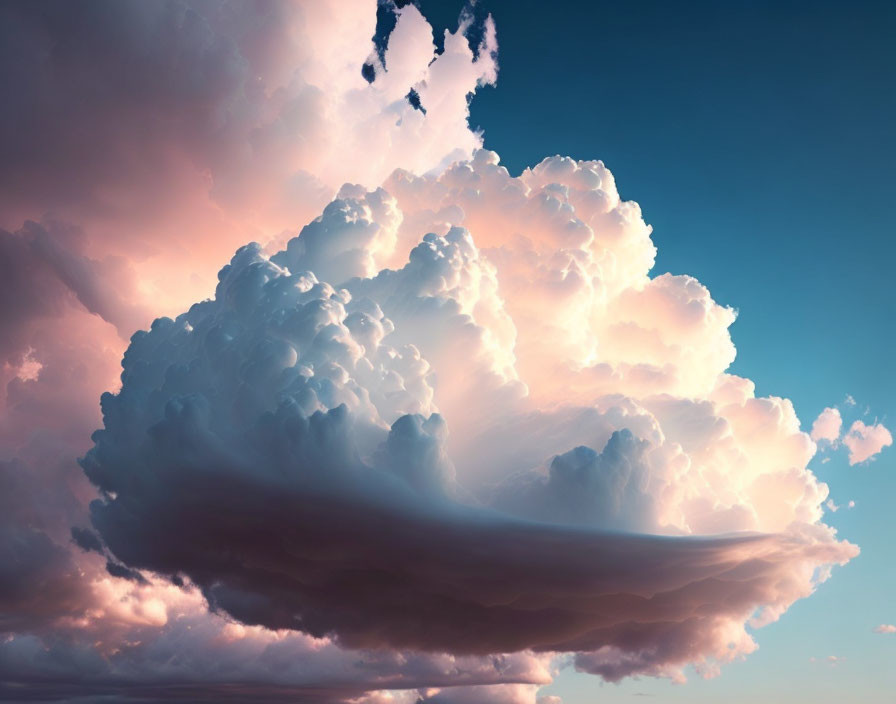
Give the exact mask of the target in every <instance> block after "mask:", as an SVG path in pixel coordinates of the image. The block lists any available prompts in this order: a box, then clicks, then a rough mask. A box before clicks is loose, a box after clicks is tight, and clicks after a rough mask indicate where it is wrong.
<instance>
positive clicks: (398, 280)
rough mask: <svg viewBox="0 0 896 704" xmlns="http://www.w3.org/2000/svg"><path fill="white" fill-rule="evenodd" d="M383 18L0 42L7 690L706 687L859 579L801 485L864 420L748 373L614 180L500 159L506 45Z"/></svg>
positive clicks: (300, 697) (150, 695) (287, 9)
mask: <svg viewBox="0 0 896 704" xmlns="http://www.w3.org/2000/svg"><path fill="white" fill-rule="evenodd" d="M379 13H380V20H381V21H382V20H383V19H384V18H386V19H389V18H391V19H392V20H393V22H394V24H395V26H394V29H393V30H392V32H391V35H390V36H389V38H388V41H385V42H381V43H380V45H379V46H376V45H375V44H374V42H373V41H372V39H371V38H372V37H373V35H374V32H375V31H376V29H377V9H376V3H374V2H357V3H346V2H339V3H335V2H334V3H329V2H315V3H280V2H270V3H254V4H251V5H248V4H244V3H232V4H231V3H213V2H184V3H165V4H156V3H151V4H145V3H139V2H115V3H109V2H91V3H87V4H82V5H67V4H64V3H42V2H35V3H28V4H25V3H21V4H8V5H4V6H3V7H2V8H0V15H2V20H3V21H2V22H0V33H3V37H2V41H0V46H3V47H6V51H7V52H8V53H9V55H8V56H7V57H5V60H4V61H3V62H2V64H0V65H2V66H3V68H2V69H0V81H2V82H3V89H4V92H5V94H11V93H10V91H12V92H16V94H17V95H19V96H20V99H19V101H18V102H17V103H16V104H15V105H11V106H10V109H9V110H8V111H6V113H5V114H4V115H3V117H0V138H2V140H0V141H2V145H3V150H4V151H3V153H4V155H5V156H6V158H7V163H9V164H11V165H13V168H11V169H7V171H6V173H7V174H11V173H15V174H17V177H16V178H15V179H14V182H9V183H6V184H5V185H6V186H7V188H4V189H0V191H2V192H3V193H4V195H3V196H0V212H2V213H3V218H2V220H0V226H3V227H5V228H6V230H8V232H7V231H3V232H0V251H2V253H3V257H2V263H3V265H4V266H5V269H4V272H3V273H4V276H2V277H0V289H2V290H0V294H6V295H2V296H0V316H2V317H0V326H2V332H3V334H2V336H0V355H2V367H0V369H2V382H3V387H2V388H3V390H2V395H0V397H2V400H3V404H4V405H3V409H2V425H0V440H2V454H0V489H2V491H0V504H2V506H0V507H2V508H3V509H4V510H3V511H2V512H0V552H2V556H3V558H4V559H3V560H2V567H0V570H2V573H3V575H2V576H3V578H2V580H0V585H2V586H0V603H2V608H0V630H2V631H3V634H4V635H3V638H2V639H0V681H3V682H6V683H8V684H4V685H3V687H5V689H0V697H6V698H16V697H18V698H22V697H26V696H27V697H32V698H35V699H40V698H44V699H75V698H77V697H78V696H94V697H95V696H100V695H102V696H106V697H108V698H109V699H110V700H111V701H116V700H126V699H128V698H140V697H142V698H144V699H150V700H152V699H158V700H161V699H183V700H188V701H220V700H222V699H224V700H226V699H227V698H228V697H230V698H232V699H235V700H240V699H247V698H248V699H252V700H253V701H286V700H289V701H313V702H360V703H362V704H382V703H383V702H387V701H389V702H400V703H403V702H408V703H411V702H413V703H414V704H417V703H418V702H419V701H423V702H429V703H431V704H465V703H467V702H477V703H480V702H492V703H493V704H494V703H495V702H499V703H500V702H504V703H506V704H533V703H534V702H535V701H536V699H537V698H538V689H539V687H540V686H541V685H543V684H545V683H547V682H549V681H550V680H551V677H552V675H553V672H554V669H553V668H555V667H557V666H559V663H562V662H567V661H568V660H567V659H564V658H558V657H557V656H558V654H565V653H569V654H571V658H570V659H569V660H571V661H572V662H574V664H575V666H576V667H578V668H579V669H581V670H585V671H588V672H592V673H595V674H597V675H600V676H602V677H604V678H605V679H608V680H618V679H620V678H622V677H626V676H629V675H636V674H650V675H662V676H668V677H672V678H676V679H680V678H681V677H683V674H682V668H684V667H686V666H688V665H694V666H695V667H696V669H697V671H698V672H699V673H701V674H703V675H712V674H714V673H715V672H716V671H717V668H718V666H719V665H720V664H722V663H725V662H729V661H732V660H734V659H737V658H739V657H742V656H744V655H746V654H748V653H750V652H751V651H752V650H753V649H754V648H755V647H756V645H755V643H754V641H753V635H752V629H753V628H756V627H759V626H762V625H764V624H766V623H768V622H770V621H772V620H774V619H776V618H778V617H779V616H780V615H781V614H782V613H783V612H784V611H786V609H787V608H788V607H789V606H790V604H792V603H793V602H794V601H795V600H796V599H799V598H802V597H805V596H808V595H809V594H811V592H812V590H813V589H814V587H815V586H816V585H817V584H818V582H819V581H821V580H823V579H826V578H827V577H828V576H829V573H830V568H831V566H832V565H835V564H842V563H844V562H846V561H847V560H849V559H850V558H851V557H852V556H854V555H855V554H856V553H857V549H856V548H855V546H853V545H850V544H849V543H847V542H845V541H841V540H839V539H838V538H837V537H836V535H835V532H834V531H833V529H831V528H830V527H828V526H826V525H825V524H824V523H822V515H823V506H824V504H825V501H826V500H827V499H828V491H827V487H826V486H825V485H824V484H822V483H820V482H819V481H818V480H817V479H816V477H815V476H814V475H813V473H812V472H811V471H810V470H809V469H808V463H809V461H810V460H811V459H812V457H813V455H814V452H815V449H816V445H815V442H813V440H814V441H824V440H826V441H828V442H830V443H831V444H833V443H835V442H837V438H838V436H839V431H840V423H836V426H837V427H836V431H835V430H834V429H833V425H834V423H833V420H835V419H833V418H825V419H824V422H822V419H821V418H820V419H819V420H818V421H816V423H815V425H813V429H812V437H811V438H810V436H809V435H808V434H806V433H805V432H803V431H802V430H801V427H800V422H799V419H798V418H797V416H796V413H795V412H794V409H793V406H792V404H791V403H790V402H789V401H787V400H786V399H781V398H776V397H769V398H757V397H756V396H755V393H754V386H753V383H752V382H751V381H749V380H747V379H743V378H740V377H736V376H733V375H730V374H727V373H726V371H725V370H726V369H727V368H728V366H729V365H730V363H731V362H732V361H733V359H734V355H735V348H734V345H733V343H732V340H731V338H730V335H729V333H728V327H729V326H730V324H731V323H732V322H733V321H734V317H735V314H734V312H733V311H732V310H731V309H729V308H727V307H724V306H721V305H719V304H717V303H716V302H715V301H714V300H713V299H712V297H711V295H710V292H709V291H708V290H707V289H706V288H705V287H704V286H702V285H701V284H700V283H699V282H698V281H697V280H695V279H693V278H692V277H689V276H677V275H671V274H663V275H660V276H653V277H652V276H650V275H649V272H650V269H651V267H652V265H653V262H654V256H655V248H654V245H653V243H652V241H651V237H650V227H649V226H648V225H646V224H645V223H644V221H643V219H642V217H641V212H640V209H639V207H638V206H637V204H636V203H633V202H628V201H623V200H622V199H621V198H620V196H619V193H618V191H617V189H616V185H615V181H614V179H613V176H612V174H611V173H610V171H609V170H608V169H607V168H606V167H605V166H604V165H603V164H602V163H601V162H598V161H575V160H572V159H568V158H561V157H553V158H550V159H546V160H544V161H543V162H542V163H540V164H538V165H537V166H535V167H533V168H531V169H527V170H526V171H524V172H523V173H522V174H521V175H519V176H518V177H512V176H511V175H510V174H509V173H508V172H507V171H506V169H504V168H503V167H501V166H500V163H499V158H498V156H497V155H496V154H494V153H493V152H489V151H487V150H484V149H480V147H481V146H482V138H481V136H480V135H478V134H475V133H473V132H472V131H471V130H470V129H469V127H468V125H467V117H468V109H467V100H468V96H469V94H470V93H471V92H472V91H474V90H475V89H476V87H477V86H479V85H482V84H484V83H490V82H493V81H494V80H495V77H496V70H497V63H496V56H495V51H496V47H497V44H496V40H495V34H494V27H493V25H492V23H491V21H490V19H486V18H483V17H474V16H473V15H464V16H463V17H462V18H461V21H460V27H459V29H458V31H457V32H456V33H454V34H451V33H448V34H446V36H445V37H444V39H443V41H440V42H438V43H439V45H440V46H442V47H443V49H441V50H439V51H437V50H436V49H435V42H434V38H433V36H432V31H431V28H430V27H429V25H428V24H427V23H426V21H425V20H424V19H423V17H422V16H421V15H420V13H419V11H417V9H416V8H414V7H413V6H408V7H406V8H404V9H403V10H401V11H398V12H396V11H394V10H393V9H391V8H390V7H389V6H386V5H384V6H382V7H380V9H379ZM470 37H475V39H472V40H471V39H470ZM6 59H8V60H6ZM365 64H366V65H367V68H366V69H365V75H366V77H365V75H362V70H361V68H362V66H363V65H365ZM371 79H372V80H371ZM412 89H413V93H411V90H412ZM407 96H411V97H407ZM417 101H419V106H416V105H415V104H414V103H415V102H417ZM418 107H422V108H423V109H422V110H421V109H418ZM32 115H38V116H39V117H38V118H37V121H36V122H34V121H33V120H32V118H31V117H29V116H32ZM26 127H27V129H26ZM14 135H24V139H23V140H20V141H17V140H13V138H12V137H13V136H14ZM17 139H18V138H17ZM303 223H304V224H305V226H304V228H302V229H301V232H300V233H299V234H298V235H297V236H296V229H297V228H299V227H300V226H301V225H302V224H303ZM251 239H257V240H259V241H261V242H262V243H263V245H258V244H249V245H245V246H240V245H244V243H245V242H247V241H249V240H251ZM237 248H238V249H237ZM234 249H237V252H236V254H235V255H234V256H233V257H232V259H231V261H230V263H229V264H228V265H226V266H224V268H223V269H220V273H219V276H218V283H217V288H216V289H215V291H214V296H213V297H212V298H209V299H208V300H202V299H203V298H204V297H205V296H206V295H209V294H211V286H209V284H208V281H209V279H210V276H213V272H214V271H216V270H218V269H219V267H220V265H221V264H222V263H223V262H225V261H226V260H227V257H228V256H229V255H230V253H231V252H233V250H234ZM194 301H200V302H197V303H195V304H194ZM16 302H18V303H16ZM191 304H193V305H191ZM160 313H171V314H172V315H173V317H171V318H161V319H159V320H156V322H155V323H153V324H152V327H151V328H150V329H149V330H148V331H143V332H138V333H137V334H136V335H134V337H133V338H132V339H131V341H130V344H129V345H128V346H127V349H126V351H125V347H126V344H125V342H124V340H127V339H128V338H129V337H130V335H131V333H132V332H133V331H134V330H135V329H137V328H138V327H140V326H142V325H146V323H148V321H149V318H150V317H151V316H152V315H153V314H160ZM122 353H124V357H123V359H122ZM119 361H121V366H120V367H119ZM119 372H120V373H121V377H120V384H119V380H118V374H119ZM105 390H110V393H106V394H104V395H103V396H102V402H101V404H102V417H100V415H99V413H98V409H97V404H96V401H97V399H98V398H99V397H100V394H101V392H103V391H105ZM828 410H835V409H828ZM826 412H827V411H826ZM837 419H838V420H839V412H838V414H837ZM97 427H100V428H101V429H100V430H99V431H98V432H97V433H96V434H95V435H93V437H92V440H91V438H90V433H91V432H92V431H93V430H94V429H95V428H97ZM884 433H887V431H886V429H885V428H883V426H880V425H873V426H865V425H864V424H859V422H857V424H854V425H853V426H852V427H851V429H850V431H849V432H848V433H847V435H846V436H845V437H844V438H843V441H842V442H843V444H844V445H845V446H847V447H848V449H849V451H850V453H851V455H850V456H851V460H852V458H855V461H856V462H859V461H862V460H863V459H867V458H868V457H871V456H873V454H874V453H876V452H878V451H879V450H880V449H881V448H882V447H883V446H885V445H887V444H889V443H890V442H892V440H891V439H889V440H888V436H889V434H888V433H887V436H884ZM78 457H81V458H82V459H81V467H79V466H78V464H77V462H76V458H78ZM859 458H861V459H859ZM88 505H89V507H88ZM23 693H25V694H23ZM543 700H544V701H545V702H547V701H550V698H547V699H544V698H543ZM551 704H554V703H553V702H551Z"/></svg>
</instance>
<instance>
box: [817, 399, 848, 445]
mask: <svg viewBox="0 0 896 704" xmlns="http://www.w3.org/2000/svg"><path fill="white" fill-rule="evenodd" d="M842 425H843V418H841V417H840V411H838V410H837V409H836V408H830V407H829V408H825V409H824V410H823V411H822V412H821V413H819V414H818V418H816V419H815V420H814V421H813V423H812V432H811V433H810V435H811V437H812V439H813V440H814V441H815V442H821V441H825V442H829V443H831V444H835V443H836V442H837V440H839V439H840V428H841V426H842Z"/></svg>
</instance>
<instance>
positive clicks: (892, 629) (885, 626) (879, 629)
mask: <svg viewBox="0 0 896 704" xmlns="http://www.w3.org/2000/svg"><path fill="white" fill-rule="evenodd" d="M874 632H875V633H884V634H890V633H896V626H894V625H892V624H890V623H882V624H881V625H879V626H875V628H874Z"/></svg>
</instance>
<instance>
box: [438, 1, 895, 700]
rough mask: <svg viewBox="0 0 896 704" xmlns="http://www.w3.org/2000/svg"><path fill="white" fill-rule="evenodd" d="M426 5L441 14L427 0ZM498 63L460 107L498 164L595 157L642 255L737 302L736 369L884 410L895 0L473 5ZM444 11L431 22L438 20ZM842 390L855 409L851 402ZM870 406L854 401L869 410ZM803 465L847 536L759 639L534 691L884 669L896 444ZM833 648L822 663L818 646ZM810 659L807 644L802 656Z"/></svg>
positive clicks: (783, 682)
mask: <svg viewBox="0 0 896 704" xmlns="http://www.w3.org/2000/svg"><path fill="white" fill-rule="evenodd" d="M436 5H442V6H443V7H444V3H426V2H424V3H422V6H423V8H424V11H425V12H426V14H427V15H428V16H429V17H430V19H431V20H433V21H434V22H435V23H436V24H437V25H438V22H439V21H440V20H441V19H442V18H441V17H439V15H438V13H439V9H440V8H438V7H434V6H436ZM479 9H480V11H489V12H491V13H492V14H493V16H494V17H495V20H496V23H497V26H498V32H499V42H500V63H501V73H500V78H499V81H498V85H497V87H495V88H490V89H488V90H484V91H482V92H481V93H480V94H478V95H477V96H476V98H475V100H474V102H473V105H472V122H473V124H474V125H479V126H480V127H482V128H483V129H484V130H485V142H486V146H487V147H489V148H491V149H494V150H495V151H497V152H498V153H499V154H500V155H501V158H502V162H503V163H504V164H505V165H506V166H507V167H508V168H509V169H510V170H511V172H512V173H516V172H518V171H519V170H520V169H522V168H524V167H525V166H526V165H529V164H533V163H537V161H539V160H540V159H541V158H542V157H543V156H546V155H549V154H555V153H556V154H568V155H571V156H573V157H575V158H580V159H588V158H600V159H603V160H604V162H605V163H606V164H607V165H608V166H609V167H610V169H611V170H612V171H613V173H614V174H615V176H616V179H617V183H618V185H619V189H620V192H621V193H622V195H623V196H624V197H626V198H629V199H632V200H636V201H637V202H638V203H640V205H641V207H642V209H643V211H644V213H645V219H646V220H647V222H649V223H650V224H652V225H653V227H654V241H655V242H656V244H657V247H658V250H659V254H658V257H657V263H656V267H655V269H654V271H655V273H662V272H665V271H671V272H673V273H688V274H692V275H694V276H696V277H697V278H699V279H700V281H702V282H703V283H704V284H706V285H707V286H708V287H709V289H710V291H712V293H713V295H714V297H715V298H716V300H718V301H719V302H721V303H724V304H726V305H730V306H732V307H734V308H736V309H738V310H739V316H738V319H737V322H736V323H735V324H734V326H733V327H732V335H733V338H734V342H735V344H736V346H737V350H738V355H737V360H736V361H735V363H734V365H733V368H732V370H733V371H734V372H735V373H739V374H743V375H745V376H748V377H750V378H751V379H753V380H754V381H755V382H756V384H757V393H760V394H773V395H780V396H785V397H788V398H790V399H792V400H793V402H794V405H795V407H796V410H797V413H798V414H799V415H800V418H801V420H802V422H803V426H804V427H805V428H806V429H807V430H808V428H809V427H810V426H811V423H812V420H813V419H814V418H815V416H816V415H817V414H818V413H819V412H820V411H821V410H822V409H823V408H824V407H825V406H828V405H835V404H839V406H840V408H841V411H842V412H843V415H844V423H845V424H848V423H850V422H851V421H852V420H853V419H854V418H858V417H862V418H864V419H865V420H866V422H867V421H868V418H869V417H870V418H872V419H873V418H875V417H877V418H879V419H881V420H883V421H884V422H886V421H887V420H888V419H892V418H894V417H896V403H894V399H896V375H894V369H893V352H892V349H893V342H894V327H893V319H894V316H893V313H894V305H896V303H894V296H893V284H892V281H893V278H892V262H893V257H894V254H896V244H894V235H896V199H894V198H893V195H892V191H893V187H894V177H893V171H892V169H893V164H894V162H896V133H894V130H893V125H894V124H896V94H894V91H893V85H894V79H896V50H894V48H893V43H892V37H893V36H894V34H896V7H894V6H893V5H892V4H888V3H868V2H864V3H850V4H848V5H847V4H843V3H828V2H816V3H794V2H783V3H780V2H716V3H704V2H693V3H687V4H672V3H663V2H632V3H613V4H611V3H603V2H595V3H584V2H582V3H563V4H557V5H553V6H552V7H551V8H550V10H548V11H545V9H544V5H543V4H542V3H535V2H525V1H524V2H501V1H499V0H492V1H490V2H485V1H483V2H482V3H480V8H479ZM449 15H450V13H449V14H446V16H445V19H444V22H445V24H447V23H448V21H449ZM847 394H850V395H852V396H853V397H854V398H855V400H856V402H857V406H856V407H854V408H853V407H850V406H848V405H847V404H845V403H844V399H845V397H846V395H847ZM866 411H867V414H868V415H867V416H864V415H863V414H864V413H865V412H866ZM824 456H825V455H821V454H820V455H818V456H816V459H815V461H814V465H813V467H814V469H815V471H816V473H817V474H818V475H819V476H820V477H821V478H822V479H823V480H824V481H826V482H827V483H828V484H829V486H830V487H831V496H832V498H833V499H834V501H835V502H837V503H838V504H845V503H846V502H848V501H849V500H854V501H855V502H856V507H855V508H854V509H851V510H849V509H846V508H843V509H841V510H840V511H839V512H837V513H836V514H835V515H830V516H829V518H828V519H827V520H829V522H830V523H831V524H832V525H834V526H836V527H837V528H838V529H839V530H840V533H841V535H842V536H843V537H845V538H847V539H849V540H851V541H853V542H856V543H858V544H859V546H860V547H861V548H862V554H861V555H860V556H859V557H858V558H856V559H855V560H853V561H852V562H851V563H850V564H849V565H847V566H846V567H845V568H842V569H837V570H835V574H834V576H833V578H832V579H831V580H830V581H829V582H827V583H825V584H823V585H822V586H821V588H820V589H819V591H818V593H817V594H816V595H815V596H814V597H813V598H812V599H809V600H806V601H803V602H799V603H797V604H796V605H794V607H793V608H792V609H791V610H790V611H789V612H788V613H787V614H785V616H784V617H783V619H782V620H781V621H780V622H779V623H776V624H773V625H771V626H768V627H766V628H765V629H763V630H762V631H760V632H759V633H758V642H759V645H760V650H759V651H758V652H757V653H755V654H754V655H752V656H751V657H750V658H749V659H748V660H747V661H746V662H744V663H739V664H736V665H734V666H730V667H728V668H726V669H725V670H724V671H723V673H722V676H721V677H720V678H718V679H716V680H712V681H708V682H704V681H700V679H699V678H698V677H692V678H691V679H690V682H689V684H687V685H686V686H684V687H678V686H675V685H671V684H669V683H667V682H665V681H650V680H642V681H629V682H625V683H623V684H621V685H618V686H614V685H603V686H601V687H600V688H599V689H598V690H597V692H595V691H594V690H593V689H592V688H593V687H594V686H595V684H596V683H595V682H594V680H593V679H592V678H585V677H580V676H575V675H570V674H569V673H567V674H566V675H564V676H562V677H561V678H560V679H559V680H558V682H557V683H556V684H555V685H554V686H553V687H551V688H550V689H549V690H547V691H548V692H556V693H558V694H562V695H563V696H564V701H568V702H570V704H578V703H580V702H581V703H582V704H584V703H585V702H590V701H595V700H599V701H608V702H615V701H630V700H632V699H633V698H635V697H637V696H638V695H639V694H642V693H643V694H650V695H655V696H657V697H658V698H660V699H661V700H662V701H669V702H678V701H719V700H720V698H722V697H724V699H725V700H726V701H732V702H739V701H743V702H753V701H756V700H757V699H758V698H759V697H762V698H764V699H765V700H766V701H813V702H820V701H831V702H833V701H842V700H843V699H844V697H847V698H852V699H853V700H856V699H859V700H861V699H863V698H864V697H865V696H867V697H868V698H869V700H870V699H874V698H879V697H880V696H882V695H883V693H884V692H887V691H891V690H892V687H893V686H894V685H896V676H894V674H893V671H892V669H891V668H890V667H889V663H891V662H892V658H893V657H894V655H896V639H894V638H888V637H887V636H882V635H878V634H874V633H872V632H871V629H872V628H873V627H874V626H875V625H877V624H878V623H881V622H891V621H893V620H894V619H896V607H894V606H893V602H892V594H893V589H894V586H896V567H894V558H896V550H894V547H893V543H892V539H891V535H892V528H891V527H890V523H889V521H890V505H891V501H892V498H891V497H892V496H893V495H894V490H896V474H894V472H896V467H894V458H893V454H892V448H891V449H890V450H884V452H883V453H882V455H881V456H879V457H878V458H877V459H876V460H875V461H873V462H871V463H870V464H868V465H865V466H862V465H859V466H855V467H850V466H848V464H847V462H846V457H845V455H844V453H843V451H842V450H841V451H840V452H834V453H830V456H831V461H830V462H828V463H825V464H822V463H821V461H820V460H821V459H823V458H824ZM831 655H834V656H837V657H838V658H843V660H842V661H839V662H837V664H835V665H830V664H825V663H823V662H821V661H823V660H825V659H826V658H827V657H828V656H831ZM813 657H814V658H816V659H817V661H816V662H811V661H810V658H813Z"/></svg>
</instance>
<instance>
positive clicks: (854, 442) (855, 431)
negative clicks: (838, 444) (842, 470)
mask: <svg viewBox="0 0 896 704" xmlns="http://www.w3.org/2000/svg"><path fill="white" fill-rule="evenodd" d="M843 444H844V445H846V447H847V448H849V463H850V464H851V465H854V464H858V463H859V462H865V461H866V460H872V459H874V457H875V456H876V455H877V454H878V453H879V452H880V451H881V450H883V449H884V448H885V447H888V446H890V445H892V444H893V436H892V435H891V434H890V431H889V430H887V428H886V427H884V425H883V424H882V423H875V424H873V425H865V424H864V423H863V422H862V421H860V420H857V421H855V422H854V423H853V424H852V425H851V426H850V428H849V431H848V432H847V433H846V435H844V436H843Z"/></svg>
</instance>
